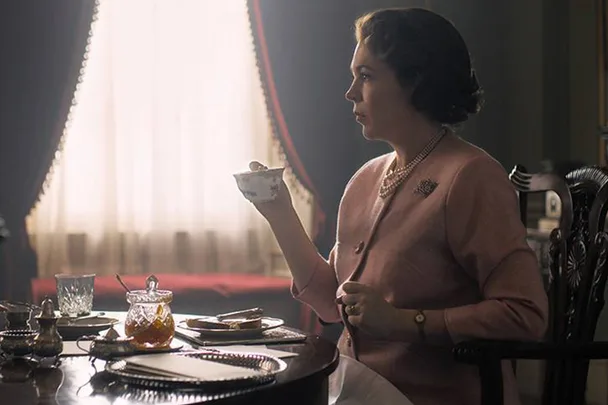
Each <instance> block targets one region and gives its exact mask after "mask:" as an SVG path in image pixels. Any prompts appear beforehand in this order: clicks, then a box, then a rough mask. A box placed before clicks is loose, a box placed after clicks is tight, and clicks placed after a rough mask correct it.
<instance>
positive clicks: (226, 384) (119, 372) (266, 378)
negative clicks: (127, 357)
mask: <svg viewBox="0 0 608 405" xmlns="http://www.w3.org/2000/svg"><path fill="white" fill-rule="evenodd" d="M175 355H176V356H190V357H194V358H198V359H201V360H208V361H215V362H218V363H222V364H228V365H232V366H239V367H244V368H249V369H252V370H255V371H257V372H256V373H255V374H253V375H251V376H247V377H239V378H222V379H213V380H204V381H203V380H199V379H196V378H186V377H164V376H158V375H152V374H146V373H141V372H137V371H133V370H130V369H128V368H127V363H126V362H125V361H124V360H118V361H113V362H109V363H107V364H106V367H105V370H106V372H107V373H108V374H109V375H111V376H113V377H114V378H116V379H117V380H119V381H120V382H122V383H125V384H130V385H136V386H140V387H146V388H152V389H176V388H179V389H186V390H197V391H205V392H218V391H234V390H242V389H246V388H250V387H255V386H259V385H264V384H269V383H272V382H274V380H275V377H276V375H277V374H278V373H280V372H281V371H283V370H285V369H286V368H287V364H286V363H285V362H284V361H283V360H280V359H278V358H276V357H272V356H267V355H263V354H248V353H208V352H206V353H189V354H175Z"/></svg>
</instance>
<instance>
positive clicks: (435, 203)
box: [292, 135, 548, 405]
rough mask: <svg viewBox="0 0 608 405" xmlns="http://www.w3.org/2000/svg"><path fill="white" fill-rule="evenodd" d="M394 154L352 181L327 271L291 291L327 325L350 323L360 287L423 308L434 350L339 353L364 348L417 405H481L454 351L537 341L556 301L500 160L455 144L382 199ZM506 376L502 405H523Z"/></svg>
mask: <svg viewBox="0 0 608 405" xmlns="http://www.w3.org/2000/svg"><path fill="white" fill-rule="evenodd" d="M394 156H395V155H394V154H393V153H390V154H386V155H384V156H380V157H378V158H376V159H373V160H371V161H369V162H368V163H367V164H365V165H364V166H363V167H362V168H361V169H360V170H359V171H358V172H357V173H356V174H355V175H354V176H353V178H352V179H351V181H350V182H349V184H348V185H347V186H346V190H345V192H344V196H343V198H342V201H341V203H340V210H339V214H338V226H337V240H336V244H335V246H334V248H333V249H332V251H331V253H330V257H329V261H326V260H325V259H323V258H322V257H321V256H318V255H317V256H315V257H311V258H310V264H309V265H310V268H311V269H314V270H313V271H311V277H310V279H309V281H308V282H307V283H306V285H302V286H300V285H298V286H296V285H293V289H292V292H293V294H294V297H296V298H297V299H299V300H301V301H303V302H305V303H307V304H308V305H310V306H311V307H312V308H313V309H314V310H315V312H316V313H317V314H318V315H319V317H320V318H321V319H323V320H324V321H327V322H339V321H341V315H340V311H339V307H338V306H337V305H336V303H335V298H336V291H337V290H338V287H339V285H341V284H342V283H344V282H345V281H347V280H351V279H355V280H358V281H359V282H361V283H364V284H367V285H370V286H372V287H373V288H375V289H376V291H378V292H380V293H381V294H382V295H383V296H384V298H385V299H386V300H387V301H388V302H390V303H391V304H392V305H393V306H395V307H397V308H404V309H422V310H424V311H425V314H426V316H427V322H426V326H425V329H426V330H427V334H432V335H429V341H431V342H433V343H429V342H425V343H422V342H420V341H413V342H405V341H388V340H379V339H375V338H373V337H372V336H369V335H366V334H365V333H364V332H362V331H358V333H356V334H355V335H354V336H353V340H354V343H353V344H350V343H349V341H350V339H347V337H346V335H347V334H348V332H346V330H345V332H344V333H343V334H342V336H341V338H340V340H339V342H338V346H339V348H340V351H341V353H342V354H345V355H350V356H354V355H355V353H354V350H355V349H356V350H357V355H358V358H359V360H360V361H362V362H363V363H365V364H366V365H367V366H368V367H370V368H371V369H373V370H375V371H376V372H378V373H379V374H381V375H383V376H384V377H386V378H387V379H388V380H389V381H390V382H392V383H393V384H394V385H395V386H396V387H397V388H399V389H400V390H401V391H402V392H403V393H404V394H405V395H406V396H407V397H408V398H409V399H410V400H411V401H412V402H413V403H414V404H415V405H445V404H452V405H459V404H462V405H478V404H479V401H480V386H479V377H478V371H477V368H476V367H474V366H470V365H465V364H459V363H456V362H455V361H454V360H453V356H452V352H451V348H452V345H453V343H456V342H459V341H462V340H466V339H474V338H489V339H493V338H494V339H517V340H540V339H542V338H543V336H544V333H545V330H546V327H547V318H548V303H547V296H546V294H545V292H544V289H543V285H542V279H541V275H540V271H539V267H538V263H537V260H536V257H535V255H534V253H533V252H532V250H531V249H530V248H529V246H528V244H527V242H526V230H525V227H524V226H523V225H522V223H521V221H520V218H519V210H518V204H517V197H516V193H515V191H514V189H513V187H512V185H511V183H510V181H509V179H508V177H507V175H506V173H505V171H504V169H503V168H502V166H501V165H500V164H499V163H498V162H496V161H495V160H494V159H492V158H491V157H490V156H489V155H488V154H486V153H485V152H484V151H483V150H481V149H479V148H477V147H475V146H473V145H471V144H469V143H467V142H465V141H464V140H462V139H461V138H459V137H457V136H455V135H447V136H445V137H444V139H443V140H442V141H441V142H440V143H439V144H438V145H437V147H436V148H435V150H434V151H433V152H432V153H431V154H430V155H429V156H428V157H427V158H426V159H425V160H424V161H423V162H422V163H420V164H419V165H418V167H416V168H415V170H414V171H413V172H412V174H411V176H410V177H409V178H408V179H407V180H406V181H405V182H404V183H403V184H402V185H401V187H400V188H399V189H398V191H397V192H396V194H395V196H394V198H393V199H392V201H390V199H389V201H385V200H383V199H381V198H380V197H378V190H379V187H380V183H381V180H382V177H383V175H384V173H385V172H386V170H387V169H388V167H389V165H390V163H391V162H392V160H393V159H394ZM423 185H426V186H427V187H426V190H424V188H425V187H422V186H423ZM428 186H430V187H428ZM433 187H434V188H433ZM429 190H431V192H430V193H429ZM503 375H504V390H505V405H516V404H519V398H518V393H517V386H516V381H515V378H514V375H513V372H512V369H511V368H510V363H508V362H505V363H504V364H503Z"/></svg>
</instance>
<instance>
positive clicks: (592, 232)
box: [454, 166, 608, 405]
mask: <svg viewBox="0 0 608 405" xmlns="http://www.w3.org/2000/svg"><path fill="white" fill-rule="evenodd" d="M510 179H511V182H512V183H513V185H514V186H515V188H516V189H517V191H518V192H519V199H520V209H521V215H522V220H523V221H524V223H525V219H526V213H525V211H526V207H527V204H526V198H527V194H528V193H535V192H546V191H549V190H553V191H555V192H556V193H557V195H558V196H559V198H560V199H561V202H562V214H561V218H560V221H559V227H558V228H556V229H554V230H553V231H552V232H551V236H550V250H549V255H550V258H549V268H550V276H549V282H548V284H547V294H548V296H549V305H550V323H549V329H548V333H547V337H546V339H545V341H543V342H518V341H495V340H479V341H467V342H462V343H460V344H458V345H456V347H455V348H454V355H455V357H456V359H457V360H458V361H461V362H465V363H469V364H475V365H477V366H478V368H479V373H480V378H481V390H482V392H481V398H482V402H481V403H482V405H498V404H502V403H503V386H502V372H501V366H500V362H501V360H506V359H511V360H516V359H538V360H545V362H546V367H545V380H544V385H543V393H542V396H543V397H542V404H543V405H583V404H584V403H585V390H586V384H587V373H588V368H589V360H591V359H605V358H608V342H594V341H593V338H594V335H595V329H596V326H597V321H598V318H599V315H600V312H601V310H602V308H603V306H604V287H605V285H606V276H607V271H608V269H607V260H606V256H607V252H608V234H607V233H606V232H604V223H605V220H606V211H607V209H608V169H604V168H599V167H584V168H580V169H576V170H574V171H572V172H570V173H568V174H567V175H566V177H565V178H562V177H560V176H558V175H556V174H551V173H538V174H529V173H527V172H526V171H525V169H524V168H523V167H522V166H515V168H514V169H513V171H512V172H511V174H510Z"/></svg>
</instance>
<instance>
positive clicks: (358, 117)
mask: <svg viewBox="0 0 608 405" xmlns="http://www.w3.org/2000/svg"><path fill="white" fill-rule="evenodd" d="M355 120H356V121H357V122H361V121H363V120H365V114H361V113H357V112H356V113H355Z"/></svg>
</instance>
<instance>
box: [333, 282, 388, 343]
mask: <svg viewBox="0 0 608 405" xmlns="http://www.w3.org/2000/svg"><path fill="white" fill-rule="evenodd" d="M342 290H343V291H344V293H345V294H343V295H342V296H341V297H339V298H338V302H341V303H342V304H344V305H345V306H346V307H345V311H346V315H348V322H349V323H350V324H351V325H353V326H356V327H358V328H360V329H361V330H363V331H365V332H367V333H369V334H370V335H372V336H375V337H378V338H388V337H389V336H390V335H391V334H392V332H393V331H394V330H395V328H396V326H397V325H396V324H395V323H396V322H397V311H398V310H397V308H395V307H393V306H392V305H391V304H389V303H388V302H387V301H386V300H385V299H384V298H383V297H382V296H381V295H380V294H378V293H377V292H376V291H375V290H374V289H373V288H372V287H370V286H368V285H365V284H361V283H357V282H354V281H348V282H346V283H344V284H343V285H342Z"/></svg>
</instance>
